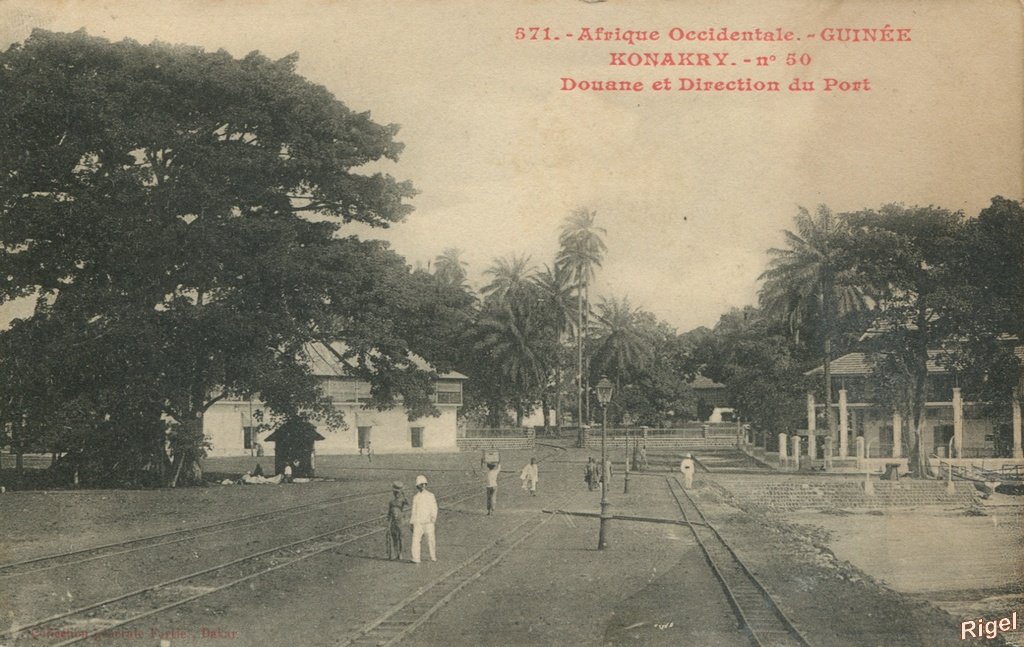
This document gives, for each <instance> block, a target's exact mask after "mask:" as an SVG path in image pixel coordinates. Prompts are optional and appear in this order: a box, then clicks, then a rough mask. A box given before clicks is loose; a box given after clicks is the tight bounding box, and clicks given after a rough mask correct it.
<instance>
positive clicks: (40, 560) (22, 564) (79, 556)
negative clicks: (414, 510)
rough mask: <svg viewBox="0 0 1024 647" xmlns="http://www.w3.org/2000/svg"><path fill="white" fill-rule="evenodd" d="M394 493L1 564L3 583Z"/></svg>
mask: <svg viewBox="0 0 1024 647" xmlns="http://www.w3.org/2000/svg"><path fill="white" fill-rule="evenodd" d="M390 493H391V491H390V490H380V491H374V492H366V493H361V494H349V495H345V496H342V497H332V498H330V499H324V500H321V501H312V502H310V503H303V504H299V505H294V506H289V507H285V508H279V509H277V510H271V511H269V512H260V513H257V514H250V515H244V516H240V517H235V518H233V519H227V520H225V521H218V522H216V523H211V524H206V525H202V526H193V527H191V528H182V529H180V530H172V531H170V532H165V533H159V534H155V535H148V536H146V537H139V538H137V539H130V540H127V541H121V542H115V543H110V544H103V545H101V546H92V547H90V548H83V549H81V550H75V551H69V552H66V553H56V554H52V555H44V556H42V557H33V558H30V559H25V560H20V561H17V562H8V563H6V564H0V580H2V579H4V578H9V577H17V576H20V575H28V574H32V573H38V572H39V571H46V570H50V569H54V568H60V567H67V566H73V565H75V564H80V563H84V562H91V561H94V560H98V559H108V558H111V557H115V556H118V555H124V554H126V553H131V552H134V551H137V550H143V549H146V548H156V547H158V546H167V545H170V544H177V543H181V542H184V541H189V540H191V539H195V538H196V537H201V536H203V535H209V534H214V533H219V532H226V531H229V530H235V529H237V528H244V527H246V526H250V525H254V524H257V523H262V522H265V521H268V520H272V519H282V518H286V517H289V516H292V515H297V514H305V513H308V512H318V511H320V510H327V509H329V508H333V507H335V506H339V505H342V504H345V503H351V502H352V501H358V500H359V499H367V498H371V497H381V496H387V495H389V494H390Z"/></svg>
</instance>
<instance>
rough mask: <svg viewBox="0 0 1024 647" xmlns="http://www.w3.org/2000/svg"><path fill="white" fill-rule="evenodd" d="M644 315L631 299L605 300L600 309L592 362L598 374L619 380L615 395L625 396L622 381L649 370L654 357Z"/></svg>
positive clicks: (616, 383)
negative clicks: (643, 370)
mask: <svg viewBox="0 0 1024 647" xmlns="http://www.w3.org/2000/svg"><path fill="white" fill-rule="evenodd" d="M641 315H642V311H641V310H640V308H633V307H632V306H631V305H630V303H629V299H628V298H622V299H616V298H611V299H605V300H603V301H602V302H601V303H599V304H598V306H597V322H596V323H597V325H596V326H595V328H596V332H597V340H596V345H595V348H594V353H593V358H592V360H591V361H592V362H593V364H594V368H595V369H596V371H597V373H598V374H603V375H610V376H612V377H613V378H614V380H615V392H616V393H621V392H622V377H623V375H628V374H629V372H630V371H632V370H634V369H642V368H645V367H646V366H647V365H648V364H649V363H650V361H651V360H652V359H653V356H654V343H653V339H651V336H650V335H649V333H648V332H647V331H646V330H645V329H644V327H643V324H642V321H641Z"/></svg>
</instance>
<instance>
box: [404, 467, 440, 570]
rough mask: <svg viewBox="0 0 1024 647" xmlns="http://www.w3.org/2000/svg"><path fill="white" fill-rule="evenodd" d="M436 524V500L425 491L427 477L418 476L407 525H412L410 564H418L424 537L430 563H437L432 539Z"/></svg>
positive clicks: (431, 494)
mask: <svg viewBox="0 0 1024 647" xmlns="http://www.w3.org/2000/svg"><path fill="white" fill-rule="evenodd" d="M436 522H437V499H435V498H434V494H433V493H432V492H429V491H428V490H427V477H426V476H423V475H422V474H420V475H419V476H417V477H416V495H415V496H413V498H412V513H411V514H410V515H409V523H410V524H411V525H412V563H413V564H419V563H420V543H421V542H422V541H423V537H424V535H425V536H426V537H427V550H429V551H430V561H432V562H435V561H437V556H436V554H435V553H434V551H435V548H436V546H435V544H436V539H435V538H434V523H436Z"/></svg>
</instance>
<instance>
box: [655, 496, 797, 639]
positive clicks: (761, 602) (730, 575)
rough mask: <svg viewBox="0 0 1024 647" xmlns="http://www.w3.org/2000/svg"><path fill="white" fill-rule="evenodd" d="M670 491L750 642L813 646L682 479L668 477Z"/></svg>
mask: <svg viewBox="0 0 1024 647" xmlns="http://www.w3.org/2000/svg"><path fill="white" fill-rule="evenodd" d="M665 482H666V485H667V486H668V489H669V492H670V493H671V494H672V497H673V498H674V499H675V501H676V504H677V505H678V506H679V511H680V513H681V514H682V516H683V520H684V521H687V522H693V523H689V524H688V525H689V528H690V531H691V532H692V533H693V536H694V539H696V541H697V544H698V545H699V546H700V547H701V550H702V551H703V553H704V557H705V558H706V559H707V562H708V565H709V566H710V567H711V570H712V571H713V572H714V574H715V577H716V578H717V579H718V581H719V582H720V583H721V584H722V588H723V589H724V590H725V594H726V597H727V598H728V600H729V604H730V605H731V606H732V608H733V611H734V612H735V614H736V617H737V619H738V621H739V624H740V626H741V628H743V629H744V630H745V631H746V632H747V635H748V636H749V637H750V640H751V642H752V643H753V644H754V645H757V646H758V647H811V644H810V643H809V642H808V641H807V639H806V638H805V637H804V636H803V634H802V633H801V632H800V631H799V630H798V629H797V628H796V626H795V625H794V624H793V622H792V621H791V620H790V619H789V618H788V617H787V616H786V614H785V613H783V611H782V609H781V608H780V607H779V605H778V603H777V602H776V601H775V599H774V598H773V597H772V596H771V594H770V593H769V592H768V590H767V589H765V587H764V585H763V584H761V582H760V581H759V580H758V579H757V577H755V576H754V574H753V573H752V572H751V571H750V569H748V568H747V567H746V565H745V564H744V563H743V561H742V560H740V558H739V557H738V556H737V555H736V552H735V551H734V550H733V549H732V547H731V546H730V545H729V543H728V542H726V540H725V539H724V538H723V537H722V535H721V534H720V533H719V532H718V530H717V529H716V528H715V527H714V526H712V525H711V524H710V523H708V520H707V518H706V517H705V516H704V513H703V512H701V510H700V508H699V507H697V503H696V502H695V501H694V500H693V497H691V496H690V494H689V492H687V491H686V490H685V489H684V488H683V486H682V485H681V484H680V483H679V480H678V479H677V478H675V477H668V476H666V477H665ZM698 522H699V523H698Z"/></svg>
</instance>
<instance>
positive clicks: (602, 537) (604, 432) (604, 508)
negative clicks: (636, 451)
mask: <svg viewBox="0 0 1024 647" xmlns="http://www.w3.org/2000/svg"><path fill="white" fill-rule="evenodd" d="M611 399H612V383H611V382H609V381H608V378H606V377H602V378H601V381H600V382H598V383H597V401H598V402H600V403H601V413H602V416H601V526H600V529H599V530H598V535H597V549H598V550H604V549H605V548H607V547H608V522H609V521H611V515H610V514H609V513H608V508H609V507H610V506H609V504H608V476H609V474H608V472H609V471H610V470H609V469H608V447H607V441H608V403H609V402H611Z"/></svg>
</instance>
